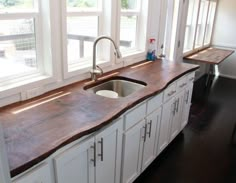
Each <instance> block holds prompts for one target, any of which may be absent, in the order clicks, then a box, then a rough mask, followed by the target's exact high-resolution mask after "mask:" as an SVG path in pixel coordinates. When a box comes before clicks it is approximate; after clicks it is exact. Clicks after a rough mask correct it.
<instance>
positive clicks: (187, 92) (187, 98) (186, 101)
mask: <svg viewBox="0 0 236 183" xmlns="http://www.w3.org/2000/svg"><path fill="white" fill-rule="evenodd" d="M188 99H189V90H188V92H187V98H186V104H188Z"/></svg>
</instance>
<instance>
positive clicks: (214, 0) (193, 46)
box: [183, 0, 218, 57]
mask: <svg viewBox="0 0 236 183" xmlns="http://www.w3.org/2000/svg"><path fill="white" fill-rule="evenodd" d="M211 2H216V10H217V6H218V0H209V4H208V7H207V16H206V21H205V30H204V32H203V41H202V46H199V47H195V43H196V37H197V36H196V35H197V25H198V20H199V14H200V8H201V0H200V1H199V4H198V12H197V20H196V24H195V30H194V31H195V33H194V41H193V45H192V49H191V50H189V51H186V52H183V56H184V57H185V56H187V55H191V54H193V53H196V52H198V51H201V50H203V49H205V48H207V47H209V46H210V45H211V42H212V32H211V36H210V42H209V43H208V44H205V43H204V42H205V39H206V31H207V27H206V25H207V21H208V16H209V12H210V3H211ZM216 10H215V13H214V19H213V25H212V26H213V27H214V22H215V17H216ZM212 30H213V29H212Z"/></svg>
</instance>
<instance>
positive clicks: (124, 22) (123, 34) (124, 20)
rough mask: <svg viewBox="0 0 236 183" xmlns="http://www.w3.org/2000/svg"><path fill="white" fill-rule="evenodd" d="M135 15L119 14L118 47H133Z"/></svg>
mask: <svg viewBox="0 0 236 183" xmlns="http://www.w3.org/2000/svg"><path fill="white" fill-rule="evenodd" d="M136 30H137V16H121V21H120V48H121V49H126V48H135V46H136V33H137V31H136Z"/></svg>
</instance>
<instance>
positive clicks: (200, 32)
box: [195, 0, 209, 48]
mask: <svg viewBox="0 0 236 183" xmlns="http://www.w3.org/2000/svg"><path fill="white" fill-rule="evenodd" d="M208 7H209V1H208V0H201V3H200V12H199V15H198V23H197V30H196V31H197V32H196V40H195V48H200V47H202V45H203V41H204V40H203V39H204V34H205V30H206V21H207V15H208V10H209V9H208Z"/></svg>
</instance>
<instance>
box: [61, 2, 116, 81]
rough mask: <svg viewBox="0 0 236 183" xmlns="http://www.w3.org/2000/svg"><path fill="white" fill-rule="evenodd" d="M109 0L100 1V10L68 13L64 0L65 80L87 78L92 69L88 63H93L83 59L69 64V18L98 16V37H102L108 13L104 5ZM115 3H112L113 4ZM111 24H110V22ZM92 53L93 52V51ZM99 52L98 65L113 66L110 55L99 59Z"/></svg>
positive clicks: (63, 44) (63, 57)
mask: <svg viewBox="0 0 236 183" xmlns="http://www.w3.org/2000/svg"><path fill="white" fill-rule="evenodd" d="M105 1H107V0H98V8H97V9H91V10H89V9H81V10H79V9H78V10H73V11H67V2H66V0H62V9H61V12H62V13H61V20H62V26H61V27H62V59H63V73H64V79H68V78H71V77H73V76H80V75H81V78H85V77H86V76H84V75H83V74H88V72H89V70H90V69H91V67H92V65H91V64H92V62H91V63H89V62H88V61H92V57H91V58H82V59H81V61H79V62H78V63H72V64H69V60H68V51H67V41H68V36H67V34H68V33H67V17H83V16H97V17H98V36H99V35H102V34H103V32H105V31H104V29H103V26H104V25H105V24H104V21H103V19H104V16H105V15H104V14H105V13H106V10H105V8H104V3H105ZM112 3H113V2H111V4H112ZM108 24H110V22H108ZM97 49H102V48H101V46H98V47H97ZM106 49H110V48H109V47H106ZM91 53H92V50H91ZM99 53H100V52H99V51H98V57H97V64H98V65H99V66H101V67H107V66H110V65H112V61H111V60H112V59H110V58H111V56H110V55H109V56H108V57H106V58H104V59H99V57H101V55H99Z"/></svg>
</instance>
